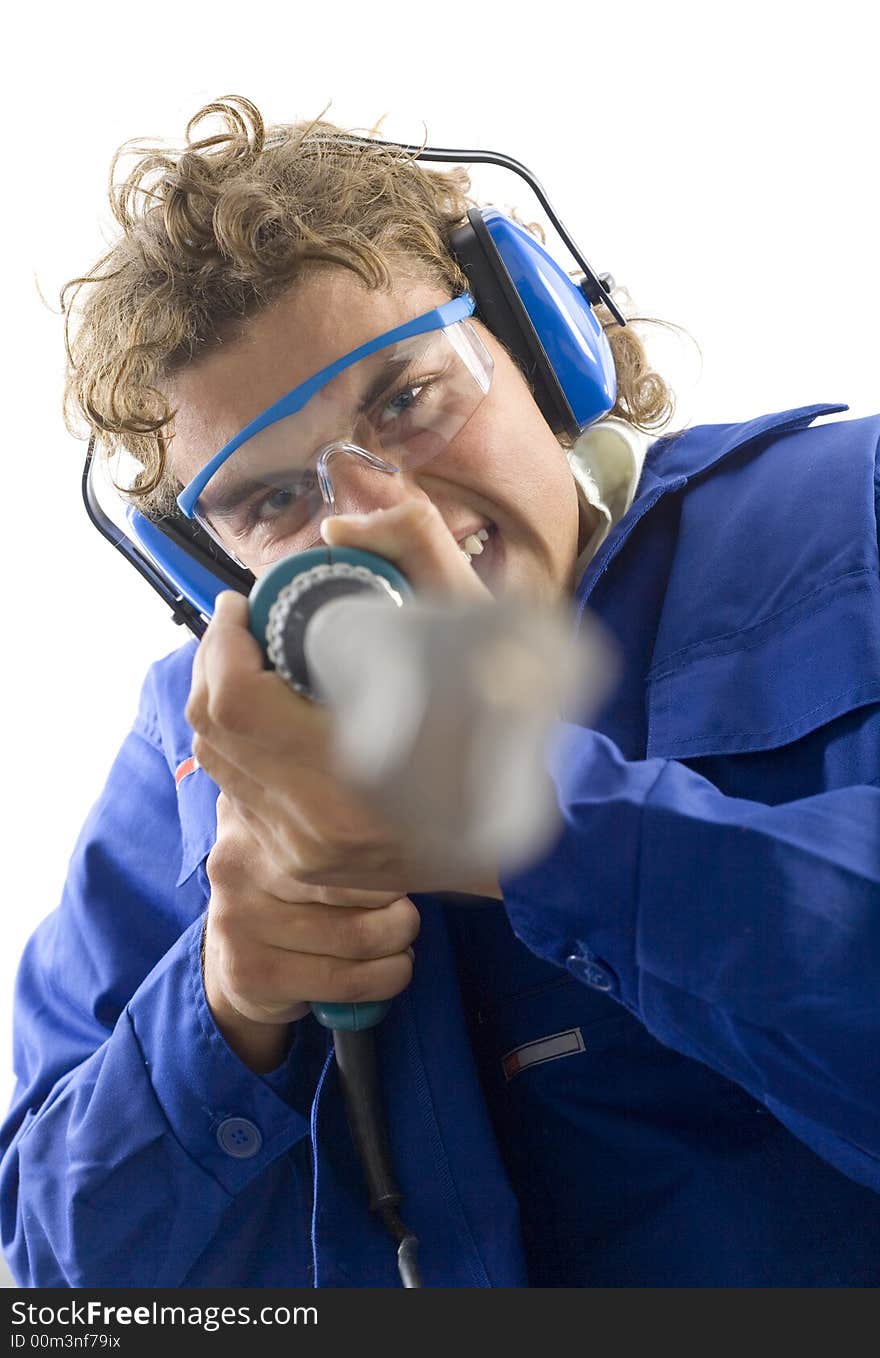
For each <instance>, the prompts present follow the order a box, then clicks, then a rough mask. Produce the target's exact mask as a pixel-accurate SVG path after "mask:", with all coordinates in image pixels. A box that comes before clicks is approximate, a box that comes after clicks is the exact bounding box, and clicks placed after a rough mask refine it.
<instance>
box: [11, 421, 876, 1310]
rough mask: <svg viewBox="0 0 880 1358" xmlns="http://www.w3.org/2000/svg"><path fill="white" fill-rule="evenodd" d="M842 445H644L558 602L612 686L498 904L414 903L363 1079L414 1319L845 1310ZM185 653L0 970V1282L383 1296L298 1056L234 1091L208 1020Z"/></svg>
mask: <svg viewBox="0 0 880 1358" xmlns="http://www.w3.org/2000/svg"><path fill="white" fill-rule="evenodd" d="M841 409H843V407H839V406H837V407H834V406H815V407H810V408H807V409H804V410H798V411H788V412H784V413H782V414H778V415H769V416H765V417H763V418H761V419H757V420H754V421H751V422H748V423H745V424H736V425H717V426H701V427H698V428H695V429H691V430H689V431H687V432H686V433H684V434H683V435H680V436H678V437H676V438H674V439H672V440H661V441H659V442H657V443H655V444H654V445H653V447H652V448H651V449H650V451H649V454H648V457H647V460H646V463H645V467H644V470H643V473H642V477H641V480H640V483H639V487H638V492H637V495H636V498H635V500H634V502H633V504H632V506H631V508H630V509H629V511H628V512H627V514H626V515H625V517H624V518H623V519H622V520H621V522H620V523H619V524H618V525H617V526H616V527H615V528H614V529H613V531H612V532H611V534H610V536H609V537H608V539H607V540H606V542H605V543H604V544H603V546H602V547H601V548H600V550H599V552H598V554H597V556H596V557H595V558H594V560H593V561H592V563H591V564H590V566H589V567H588V569H587V572H586V575H585V576H584V578H583V580H582V582H581V584H580V586H579V590H578V600H577V602H578V607H584V606H586V605H589V607H590V609H592V610H593V611H595V612H596V613H597V614H598V615H599V616H600V617H601V618H602V619H603V620H604V622H605V624H606V626H607V627H608V628H609V629H610V630H611V632H612V633H613V635H614V636H615V637H616V638H617V641H618V643H619V645H620V648H621V652H622V656H623V662H624V663H623V666H622V679H621V683H620V685H619V687H618V688H617V690H616V691H615V693H614V695H613V697H612V698H611V699H610V700H609V701H608V703H607V706H606V708H605V710H604V711H603V712H602V713H601V714H600V716H599V718H598V719H597V721H596V723H595V727H594V728H592V729H586V728H583V727H578V726H575V725H567V726H563V727H562V728H561V729H560V730H559V732H558V739H556V740H555V742H554V746H553V750H552V753H551V755H550V756H549V757H550V760H551V771H552V775H553V778H554V780H555V783H556V786H557V788H558V794H559V800H560V805H561V808H562V810H563V815H564V829H563V832H562V834H561V837H560V840H559V842H558V844H557V845H556V846H555V847H554V848H553V850H552V851H551V852H550V853H548V855H547V856H546V857H545V858H544V859H543V860H542V861H541V862H540V863H538V864H536V865H535V866H534V867H533V868H530V869H529V870H528V871H525V872H522V873H519V874H518V875H517V876H516V877H511V878H510V879H504V880H502V887H503V890H504V904H503V905H501V904H500V903H495V904H494V905H492V904H486V905H484V906H480V907H473V906H468V907H465V906H463V905H461V904H460V903H458V902H455V901H451V900H443V899H441V898H433V897H428V896H418V897H416V898H415V899H416V902H417V904H418V905H419V907H420V909H421V912H422V931H421V934H420V936H419V938H418V940H417V942H416V945H415V950H416V964H415V973H414V979H413V981H412V984H411V985H410V987H409V988H408V990H407V991H406V992H404V994H402V995H401V996H399V997H398V998H397V999H396V1000H395V1001H394V1003H393V1005H392V1009H391V1012H390V1013H389V1015H388V1016H387V1018H386V1019H385V1021H384V1022H383V1023H382V1025H381V1027H380V1028H379V1030H378V1041H379V1058H380V1064H381V1071H382V1076H383V1081H384V1096H385V1101H386V1106H387V1110H388V1117H389V1124H390V1130H391V1142H392V1149H393V1154H394V1160H395V1165H396V1169H397V1173H398V1177H399V1179H400V1182H401V1187H402V1190H403V1193H404V1204H403V1216H404V1219H405V1220H406V1222H407V1223H408V1224H409V1225H410V1226H411V1227H412V1229H413V1230H414V1231H415V1233H416V1234H417V1236H418V1237H419V1240H420V1242H421V1250H420V1258H421V1264H422V1268H423V1273H424V1280H425V1284H426V1285H427V1286H468V1287H471V1286H483V1287H485V1286H528V1285H532V1286H536V1285H550V1286H552V1285H556V1284H567V1285H573V1286H589V1285H611V1286H621V1285H630V1286H676V1285H678V1286H703V1285H720V1286H774V1285H803V1286H829V1285H830V1286H833V1285H876V1284H877V1283H878V1282H880V1263H878V1259H880V1197H878V1196H877V1194H878V1190H880V1063H878V1059H877V1053H878V1050H880V1005H878V984H877V978H878V974H880V569H878V543H877V495H878V478H877V449H878V441H880V418H873V419H865V420H849V421H848V420H837V421H833V422H830V423H828V422H826V423H820V424H813V421H814V420H815V419H816V418H817V417H818V416H820V415H827V414H830V413H835V412H837V411H839V410H841ZM193 651H194V647H193V646H192V645H190V646H185V647H183V648H181V649H180V650H178V651H176V652H175V653H174V654H172V655H171V656H169V657H168V658H166V660H164V661H162V662H160V663H159V664H158V665H156V666H154V667H153V669H152V670H151V672H150V675H149V677H148V679H147V682H146V685H145V688H144V692H143V696H142V701H141V706H140V711H139V713H138V716H137V720H136V722H135V725H134V729H133V731H132V733H131V734H130V736H129V737H128V739H127V740H126V742H125V744H124V746H123V748H122V751H121V753H120V755H119V758H118V760H117V762H116V764H115V766H114V768H113V770H112V772H111V774H110V777H109V781H108V783H107V786H106V789H105V791H104V793H103V795H102V796H101V798H100V800H99V801H98V803H97V805H96V807H95V808H94V810H93V812H92V813H91V815H90V817H89V819H88V821H87V824H86V826H85V828H84V830H83V832H82V836H81V838H80V841H79V843H78V845H77V848H76V850H75V853H74V855H73V859H72V862H71V866H70V873H69V878H68V881H67V884H66V887H65V890H64V896H63V900H62V902H61V905H60V907H59V909H58V910H57V911H56V912H55V913H54V914H52V915H50V916H49V917H48V918H47V919H46V920H45V922H44V923H43V924H42V925H41V926H40V927H39V929H38V930H37V932H36V933H35V935H34V937H33V938H32V940H31V942H30V943H29V945H28V948H27V950H26V954H25V956H24V959H23V962H22V966H21V971H20V976H19V981H18V988H17V1000H16V1004H17V1020H16V1037H15V1065H16V1073H17V1076H18V1086H17V1091H16V1094H15V1097H14V1101H13V1106H12V1108H11V1111H10V1113H9V1115H8V1117H7V1120H6V1123H5V1126H4V1130H3V1151H4V1158H3V1162H2V1239H3V1246H4V1249H5V1251H6V1252H7V1257H8V1259H9V1261H10V1264H11V1267H12V1268H13V1271H14V1273H15V1276H16V1278H17V1280H18V1281H19V1282H20V1283H22V1284H29V1285H35V1286H41V1287H47V1286H71V1287H86V1286H91V1287H96V1286H139V1287H151V1286H210V1285H227V1284H229V1285H238V1286H285V1285H297V1286H302V1285H310V1284H314V1285H316V1286H325V1287H328V1286H332V1287H341V1286H397V1285H399V1281H398V1277H397V1271H396V1263H395V1257H394V1247H393V1244H392V1242H391V1241H390V1239H389V1237H387V1235H386V1234H385V1232H384V1230H383V1228H382V1227H381V1226H380V1225H379V1223H378V1222H377V1221H376V1220H375V1219H374V1218H373V1217H372V1216H371V1215H370V1213H369V1211H368V1208H367V1206H366V1203H365V1201H364V1196H363V1189H362V1185H361V1180H360V1170H359V1166H358V1165H357V1163H356V1161H355V1159H354V1155H353V1152H352V1150H351V1146H350V1140H349V1137H348V1133H347V1129H346V1125H345V1118H344V1112H343V1109H342V1105H341V1100H340V1094H339V1088H338V1083H337V1078H336V1070H335V1066H334V1062H333V1058H332V1055H331V1054H330V1052H329V1045H328V1044H329V1035H328V1034H327V1033H326V1032H325V1030H323V1029H321V1028H320V1027H319V1026H318V1025H317V1024H316V1023H315V1021H314V1020H313V1019H312V1018H311V1017H309V1018H307V1019H304V1020H303V1021H302V1022H301V1023H299V1024H298V1025H296V1029H295V1036H294V1040H293V1043H292V1046H291V1050H290V1053H289V1057H288V1060H287V1061H286V1062H285V1064H284V1066H283V1067H281V1068H280V1069H279V1070H277V1071H275V1072H273V1073H272V1074H271V1075H269V1076H260V1075H256V1074H254V1073H252V1072H251V1071H249V1070H248V1069H246V1068H245V1066H244V1065H243V1064H242V1063H241V1062H240V1061H239V1060H238V1059H237V1058H236V1056H235V1055H234V1054H233V1053H232V1051H231V1050H230V1049H229V1048H228V1047H227V1046H226V1044H225V1042H224V1041H223V1039H222V1037H221V1036H220V1035H219V1033H218V1031H217V1029H216V1027H215V1026H214V1023H213V1020H212V1017H211V1014H210V1011H209V1009H208V1007H207V1005H206V1001H205V997H204V992H203V988H202V983H201V976H200V968H199V942H200V934H201V930H202V923H203V917H204V911H205V908H206V900H207V893H208V883H207V878H206V874H205V866H204V865H205V858H206V855H207V853H208V851H209V849H210V847H211V844H212V841H213V836H214V833H215V816H214V805H215V799H216V795H217V789H216V787H215V786H214V785H213V784H212V783H211V781H210V780H209V779H208V777H207V775H206V774H205V773H204V771H203V770H200V769H196V770H193V769H192V763H191V759H190V756H191V732H190V731H189V729H188V727H187V725H186V722H185V720H184V717H183V708H184V703H185V700H186V696H187V693H188V687H189V680H190V670H191V664H192V656H193ZM175 775H177V783H175ZM541 1043H547V1044H548V1045H546V1046H540V1045H536V1044H541ZM542 1052H545V1053H550V1054H552V1059H534V1058H535V1057H536V1054H537V1057H538V1058H540V1054H541V1053H542Z"/></svg>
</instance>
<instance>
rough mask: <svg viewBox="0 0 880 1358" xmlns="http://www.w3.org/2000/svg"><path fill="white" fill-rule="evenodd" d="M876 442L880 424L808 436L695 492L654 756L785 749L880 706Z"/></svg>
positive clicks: (672, 583)
mask: <svg viewBox="0 0 880 1358" xmlns="http://www.w3.org/2000/svg"><path fill="white" fill-rule="evenodd" d="M877 437H878V421H877V420H856V421H845V422H842V423H839V424H835V425H830V426H819V427H816V428H811V429H805V430H799V431H797V432H795V433H791V434H788V435H785V436H784V437H781V438H776V439H774V440H773V441H772V442H771V443H770V444H769V445H768V446H764V447H758V448H751V449H749V451H748V453H747V454H743V455H742V456H741V457H739V458H732V459H730V460H729V461H728V462H726V463H725V464H724V465H723V467H721V468H719V469H716V470H715V471H714V472H713V473H712V474H711V475H710V476H708V477H707V478H706V479H705V480H703V481H698V482H696V483H694V484H693V485H691V486H689V487H688V489H687V491H686V493H685V495H684V499H683V504H682V514H681V532H680V537H679V546H678V549H677V552H676V556H675V560H674V563H673V567H672V570H671V573H670V577H669V584H668V588H667V591H666V597H665V600H664V604H663V609H662V613H661V618H660V624H659V627H658V631H657V638H656V644H655V648H654V653H653V660H652V665H651V668H650V671H649V673H648V676H647V695H646V696H647V721H648V739H647V754H648V756H649V757H652V756H663V757H667V758H676V759H682V760H698V759H701V758H704V757H717V756H738V755H750V754H755V753H757V752H760V751H770V750H775V749H780V748H781V747H783V746H788V745H791V744H792V743H793V742H796V741H799V740H801V739H802V738H803V737H806V736H809V735H810V734H811V733H813V732H817V731H818V730H819V729H820V728H822V727H823V726H825V725H827V724H828V723H830V722H833V721H836V720H837V719H839V718H841V717H844V716H845V715H846V714H849V713H852V712H854V711H855V710H857V709H860V708H864V707H867V706H869V705H871V704H876V703H880V566H878V550H877V519H876V512H875V503H874V477H875V461H876V449H877ZM874 759H875V761H876V746H875V748H874ZM853 775H854V776H853ZM845 776H846V778H847V779H848V780H849V781H853V780H854V779H855V780H858V781H867V770H864V771H860V770H859V769H855V770H849V771H848V772H847V774H846V775H845ZM871 776H874V775H871ZM826 786H827V783H826ZM801 795H804V794H803V792H801Z"/></svg>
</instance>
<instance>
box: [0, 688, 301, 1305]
mask: <svg viewBox="0 0 880 1358" xmlns="http://www.w3.org/2000/svg"><path fill="white" fill-rule="evenodd" d="M145 691H146V690H145ZM141 717H142V719H141V720H139V723H138V725H137V726H136V728H135V730H134V731H133V732H132V733H131V734H130V735H129V737H128V738H127V740H126V741H125V743H124V745H123V747H122V750H121V752H120V754H119V756H118V758H117V760H116V762H115V764H114V766H113V769H112V771H111V773H110V776H109V779H108V782H107V784H106V787H105V789H104V791H103V793H102V795H101V797H100V799H99V801H98V803H97V805H96V806H95V807H94V809H93V811H92V813H91V814H90V816H89V818H88V820H87V822H86V825H85V826H84V829H83V831H82V834H81V836H80V839H79V842H78V844H77V846H76V849H75V851H74V854H73V857H72V860H71V864H70V871H69V875H68V879H67V882H66V885H65V888H64V893H63V897H62V901H61V904H60V907H59V908H58V910H56V911H55V913H54V914H52V915H50V916H49V917H48V918H47V919H46V920H45V921H44V922H43V924H42V925H41V926H40V928H39V929H38V930H37V932H36V933H35V935H34V936H33V937H32V939H31V940H30V942H29V944H28V946H27V949H26V951H25V954H24V957H23V960H22V962H21V965H20V969H19V975H18V980H17V986H16V998H15V1066H16V1077H17V1087H16V1091H15V1095H14V1098H13V1103H12V1107H11V1109H10V1112H9V1114H8V1116H7V1118H6V1121H5V1123H4V1125H3V1129H2V1141H0V1146H2V1152H3V1158H2V1166H0V1206H2V1240H3V1248H4V1251H5V1253H6V1256H7V1259H8V1261H9V1265H10V1268H11V1269H12V1271H13V1275H14V1277H15V1279H16V1281H17V1282H18V1283H19V1285H22V1286H36V1287H59V1286H61V1287H65V1286H66V1287H83V1286H112V1287H132V1286H134V1287H145V1286H154V1287H169V1286H179V1285H182V1284H185V1283H188V1284H189V1285H199V1278H200V1273H199V1261H200V1260H201V1259H202V1257H203V1256H204V1255H205V1252H206V1251H208V1249H209V1246H210V1245H211V1242H212V1241H213V1240H214V1237H215V1236H216V1234H217V1232H218V1230H219V1229H220V1226H221V1223H222V1222H223V1219H224V1216H225V1214H226V1213H227V1212H228V1211H229V1209H230V1207H231V1205H232V1204H233V1203H235V1202H236V1200H238V1203H239V1207H238V1210H239V1211H240V1213H241V1215H242V1217H243V1218H244V1219H246V1217H247V1213H248V1210H249V1208H248V1205H247V1203H248V1201H249V1199H250V1198H251V1197H252V1196H253V1189H254V1186H255V1184H256V1183H257V1182H258V1181H259V1179H260V1176H265V1175H266V1174H267V1173H268V1172H270V1169H271V1166H272V1165H273V1164H274V1163H275V1162H277V1161H278V1158H279V1156H281V1155H282V1153H283V1152H285V1151H287V1150H288V1149H290V1148H291V1147H292V1146H293V1145H294V1144H295V1143H296V1142H297V1141H298V1140H299V1139H300V1138H302V1137H303V1136H305V1135H306V1133H307V1129H308V1122H307V1118H308V1111H307V1109H308V1100H307V1099H303V1101H302V1106H294V1105H295V1104H298V1100H297V1099H296V1098H295V1097H293V1094H292V1093H291V1094H290V1095H288V1096H287V1097H284V1096H283V1092H286V1091H285V1090H284V1083H285V1082H284V1081H283V1080H281V1079H279V1078H277V1074H278V1073H277V1072H276V1073H273V1076H274V1077H275V1078H273V1077H265V1078H264V1077H261V1076H259V1075H255V1074H254V1073H252V1072H251V1071H250V1070H249V1069H248V1068H247V1067H246V1066H244V1064H243V1063H242V1062H240V1061H239V1060H238V1058H237V1057H236V1056H235V1054H234V1053H233V1052H232V1050H231V1049H230V1048H229V1047H228V1046H227V1045H226V1043H225V1042H224V1040H223V1038H222V1036H221V1035H220V1033H219V1031H218V1030H217V1028H216V1026H215V1025H214V1022H213V1018H212V1016H211V1013H210V1010H209V1008H208V1005H207V1002H206V1000H205V996H204V991H203V988H202V979H201V965H200V941H201V930H202V924H203V918H204V915H203V911H204V904H205V899H204V898H205V894H206V887H207V883H206V879H205V878H204V874H203V873H202V874H198V873H195V874H192V875H191V876H190V877H189V878H188V879H187V880H184V881H183V883H182V884H181V883H180V882H179V879H178V868H179V866H180V860H181V828H180V821H179V818H178V811H177V798H176V792H175V785H174V779H173V776H172V774H171V771H170V769H169V766H168V764H167V763H166V760H165V756H164V754H163V752H162V750H161V747H160V745H159V743H158V740H155V741H154V740H153V739H152V738H151V734H150V728H151V727H152V728H155V727H156V721H155V717H154V718H153V719H152V721H145V720H143V708H142V714H141ZM200 876H201V880H200ZM296 1047H297V1042H296V1041H295V1042H294V1047H293V1049H292V1051H291V1057H290V1061H291V1064H292V1063H293V1062H294V1061H295V1056H296ZM295 1084H296V1082H295V1080H293V1081H292V1083H291V1090H294V1089H295ZM279 1089H280V1090H282V1092H278V1091H279ZM291 1172H292V1171H291ZM245 1190H248V1194H247V1195H246V1196H244V1197H242V1195H243V1194H244V1192H245ZM270 1196H271V1195H270ZM259 1198H260V1194H259V1193H257V1194H256V1197H255V1201H259ZM265 1198H266V1194H265V1193H264V1194H263V1199H264V1205H265ZM251 1210H256V1209H251ZM244 1234H245V1236H246V1235H247V1234H248V1232H245V1233H244ZM249 1234H250V1237H251V1245H252V1243H253V1238H254V1236H256V1237H257V1238H259V1232H258V1231H257V1232H255V1231H253V1230H252V1231H251V1232H250V1233H249ZM307 1243H308V1237H307V1235H306V1241H305V1245H306V1246H307ZM243 1248H244V1247H243V1246H242V1245H239V1246H237V1245H236V1235H235V1233H234V1232H232V1233H229V1238H228V1240H226V1241H225V1242H224V1252H225V1258H226V1259H227V1260H228V1276H227V1277H226V1278H219V1277H217V1276H216V1273H215V1274H214V1275H213V1276H212V1278H211V1281H213V1282H215V1283H221V1284H222V1283H223V1282H227V1283H234V1282H239V1283H242V1282H243V1281H245V1278H244V1277H243V1276H242V1274H243V1272H244V1269H245V1265H244V1261H243V1259H242V1258H239V1257H238V1253H239V1252H241V1250H242V1249H243ZM215 1267H216V1265H215ZM306 1271H307V1265H306V1263H305V1262H303V1265H302V1272H303V1275H305V1274H306Z"/></svg>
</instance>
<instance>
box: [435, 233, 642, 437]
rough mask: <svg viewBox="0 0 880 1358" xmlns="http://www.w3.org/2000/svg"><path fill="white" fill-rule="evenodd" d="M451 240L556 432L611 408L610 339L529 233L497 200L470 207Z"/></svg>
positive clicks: (482, 310) (489, 319)
mask: <svg viewBox="0 0 880 1358" xmlns="http://www.w3.org/2000/svg"><path fill="white" fill-rule="evenodd" d="M450 246H451V248H452V252H453V254H454V255H455V256H456V258H457V260H458V262H459V264H460V265H461V267H462V269H463V270H464V272H465V274H466V276H467V279H468V282H469V284H470V289H471V292H472V294H473V296H474V297H475V298H476V302H477V315H478V316H479V317H480V319H481V320H482V321H483V322H484V323H485V324H486V326H487V327H488V328H489V330H491V331H492V333H493V335H495V337H496V338H497V339H499V340H501V342H502V344H504V345H505V346H506V348H507V349H508V350H509V351H510V353H511V354H512V355H513V357H514V358H515V359H516V361H517V362H518V363H519V365H520V367H521V368H522V370H523V372H524V374H525V377H526V379H527V381H528V382H529V383H530V384H531V387H532V390H533V392H534V396H535V400H536V402H537V404H538V407H539V408H540V410H541V413H542V414H543V416H544V418H545V419H546V421H547V423H548V424H549V425H550V427H551V429H553V431H554V433H557V434H569V435H571V436H572V437H577V435H578V434H580V433H581V432H582V431H583V430H584V429H586V428H587V426H588V425H591V424H595V423H596V421H597V420H601V419H602V418H603V416H605V415H607V414H608V413H609V411H610V410H611V409H612V407H613V405H614V402H615V399H616V395H617V379H616V375H615V370H614V360H613V358H612V355H611V346H610V345H609V343H608V340H607V338H606V336H605V332H604V331H603V329H602V326H601V325H600V324H599V321H598V319H597V317H596V315H595V313H594V311H593V308H592V306H591V303H590V299H589V298H588V296H587V295H586V293H585V291H584V290H582V289H581V288H580V287H578V285H577V284H576V283H574V282H573V281H572V279H571V278H569V276H568V274H567V273H565V271H564V270H563V269H562V268H561V267H560V265H559V264H557V263H556V261H555V260H554V259H553V258H552V257H551V256H550V255H549V254H548V253H547V251H546V250H544V249H543V247H542V246H541V245H540V243H539V242H538V241H537V240H535V238H534V236H532V235H530V234H529V232H528V231H526V230H524V228H523V227H521V226H519V225H518V224H517V223H516V222H514V221H511V219H510V218H509V217H505V216H504V215H503V213H501V212H499V211H498V210H497V209H496V208H486V209H483V210H481V209H479V208H472V209H471V210H470V212H468V222H467V225H466V226H462V227H459V228H458V229H457V230H456V231H455V232H453V233H452V236H451V238H450Z"/></svg>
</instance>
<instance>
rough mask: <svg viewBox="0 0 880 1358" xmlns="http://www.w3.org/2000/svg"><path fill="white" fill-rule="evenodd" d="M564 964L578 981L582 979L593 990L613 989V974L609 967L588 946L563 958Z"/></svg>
mask: <svg viewBox="0 0 880 1358" xmlns="http://www.w3.org/2000/svg"><path fill="white" fill-rule="evenodd" d="M565 965H566V966H567V967H568V969H569V971H571V972H573V973H574V975H575V976H576V977H577V978H578V980H579V981H584V982H586V984H587V985H588V986H592V987H593V989H594V990H613V989H614V982H615V979H616V978H615V976H614V973H613V972H612V971H611V969H610V968H609V967H606V966H604V965H603V963H601V962H600V961H599V960H598V959H597V957H596V956H595V954H594V953H591V952H590V950H589V949H588V948H585V949H584V951H583V952H580V953H572V954H571V955H570V956H569V957H566V959H565Z"/></svg>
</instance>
